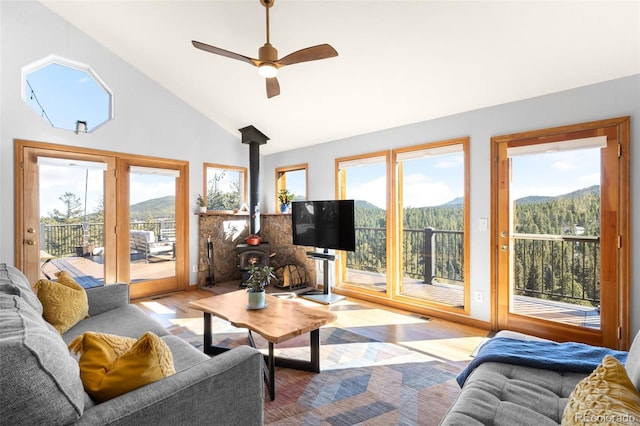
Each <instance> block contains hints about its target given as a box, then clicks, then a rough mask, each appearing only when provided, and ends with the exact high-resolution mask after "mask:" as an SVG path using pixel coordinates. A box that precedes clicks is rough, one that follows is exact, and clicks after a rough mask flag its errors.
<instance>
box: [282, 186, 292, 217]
mask: <svg viewBox="0 0 640 426" xmlns="http://www.w3.org/2000/svg"><path fill="white" fill-rule="evenodd" d="M294 197H295V195H294V194H293V192H290V191H289V190H288V189H287V188H282V189H281V190H280V192H278V200H279V201H280V213H289V208H290V207H291V202H292V201H293V198H294Z"/></svg>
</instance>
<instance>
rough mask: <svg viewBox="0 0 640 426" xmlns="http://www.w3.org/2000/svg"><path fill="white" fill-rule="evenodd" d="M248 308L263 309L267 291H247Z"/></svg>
mask: <svg viewBox="0 0 640 426" xmlns="http://www.w3.org/2000/svg"><path fill="white" fill-rule="evenodd" d="M247 295H248V296H247V309H262V308H264V307H265V306H266V302H265V297H264V295H265V291H264V290H262V291H256V292H252V291H250V292H248V293H247Z"/></svg>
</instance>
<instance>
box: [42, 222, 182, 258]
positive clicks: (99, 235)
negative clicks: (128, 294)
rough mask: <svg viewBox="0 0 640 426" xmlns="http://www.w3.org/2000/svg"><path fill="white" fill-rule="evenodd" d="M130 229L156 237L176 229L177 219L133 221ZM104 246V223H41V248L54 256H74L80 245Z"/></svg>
mask: <svg viewBox="0 0 640 426" xmlns="http://www.w3.org/2000/svg"><path fill="white" fill-rule="evenodd" d="M129 227H130V229H136V230H143V231H153V233H154V235H155V236H156V238H159V236H160V235H162V230H164V229H175V227H176V223H175V221H167V220H163V221H149V222H132V223H131V224H130V225H129ZM83 246H85V247H86V246H94V247H102V246H104V225H103V224H102V223H88V222H84V223H74V224H66V225H48V224H44V223H41V224H40V248H41V249H42V250H44V251H46V252H47V253H49V254H51V255H52V256H56V257H65V256H74V255H76V254H77V253H78V247H83Z"/></svg>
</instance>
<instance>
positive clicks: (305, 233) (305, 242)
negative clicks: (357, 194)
mask: <svg viewBox="0 0 640 426" xmlns="http://www.w3.org/2000/svg"><path fill="white" fill-rule="evenodd" d="M353 208H354V201H353V200H327V201H294V202H293V203H291V220H292V228H293V244H295V245H299V246H307V247H316V248H321V249H325V250H326V249H334V250H346V251H355V249H356V237H355V229H354V225H355V223H354V218H353Z"/></svg>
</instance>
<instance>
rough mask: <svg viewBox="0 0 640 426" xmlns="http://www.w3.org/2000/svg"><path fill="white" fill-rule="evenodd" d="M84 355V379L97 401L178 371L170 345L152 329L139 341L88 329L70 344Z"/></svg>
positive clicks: (90, 394) (81, 358) (82, 377)
mask: <svg viewBox="0 0 640 426" xmlns="http://www.w3.org/2000/svg"><path fill="white" fill-rule="evenodd" d="M69 350H72V351H74V352H75V353H78V352H81V355H80V361H79V363H80V378H81V379H82V384H83V385H84V389H85V391H86V392H87V393H88V394H89V396H90V397H91V398H92V399H93V400H94V401H96V402H104V401H108V400H109V399H111V398H115V397H116V396H119V395H122V394H124V393H127V392H130V391H132V390H135V389H138V388H140V387H142V386H145V385H148V384H150V383H153V382H155V381H157V380H160V379H162V378H164V377H167V376H170V375H172V374H174V373H175V368H174V365H173V355H172V354H171V349H169V347H168V346H167V344H166V343H165V342H164V340H162V339H161V338H160V337H158V336H157V335H155V334H153V333H152V332H147V333H145V334H143V335H142V336H141V337H140V338H139V339H138V340H135V339H131V338H128V337H120V336H114V335H110V334H101V333H93V332H87V333H84V334H83V335H82V336H78V337H76V338H75V339H73V341H72V342H71V343H70V344H69Z"/></svg>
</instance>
